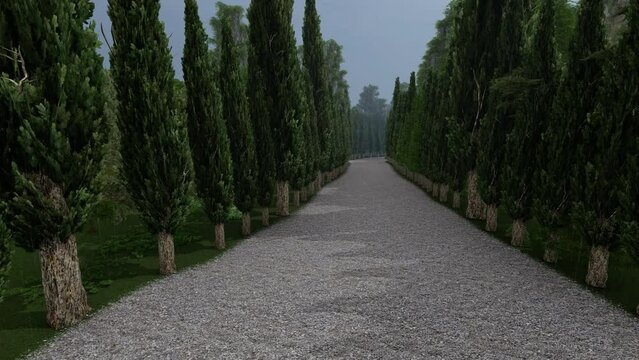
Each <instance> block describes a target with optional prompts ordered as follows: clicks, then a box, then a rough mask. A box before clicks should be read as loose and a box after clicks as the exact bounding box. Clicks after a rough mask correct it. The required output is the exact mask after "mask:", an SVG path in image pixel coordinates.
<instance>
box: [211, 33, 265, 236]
mask: <svg viewBox="0 0 639 360" xmlns="http://www.w3.org/2000/svg"><path fill="white" fill-rule="evenodd" d="M231 30H232V29H231V25H230V23H229V22H228V21H224V23H223V24H222V48H221V51H222V56H221V64H220V67H221V68H220V90H221V92H222V104H223V109H224V118H225V119H226V123H227V124H228V133H229V139H230V143H231V155H232V156H231V158H232V160H233V180H234V182H233V184H234V192H235V206H237V208H238V209H239V210H240V211H241V212H242V234H243V235H245V236H247V235H250V234H251V209H253V205H254V203H255V193H256V192H255V181H256V178H257V160H256V158H255V142H254V139H253V129H252V127H251V118H250V115H249V113H248V110H249V108H248V99H247V98H246V91H245V90H244V89H245V87H244V83H243V81H242V76H241V72H240V62H239V57H238V52H237V46H236V44H235V39H234V37H233V32H232V31H231ZM199 91H201V90H199ZM222 125H223V124H222Z"/></svg>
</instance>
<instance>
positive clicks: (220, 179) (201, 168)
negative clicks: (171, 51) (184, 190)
mask: <svg viewBox="0 0 639 360" xmlns="http://www.w3.org/2000/svg"><path fill="white" fill-rule="evenodd" d="M185 3H186V7H185V13H184V17H185V23H186V24H187V26H186V32H185V33H186V44H185V46H184V57H183V58H182V67H183V69H184V83H185V85H186V95H187V96H186V98H187V106H186V109H187V119H188V121H187V124H188V132H189V144H190V146H191V156H192V159H193V168H194V169H195V183H196V186H197V190H198V194H199V196H200V198H201V199H202V201H203V202H204V207H205V209H206V213H207V215H208V216H209V218H210V219H211V221H212V222H214V223H216V224H219V223H223V222H224V220H225V216H226V213H227V211H228V209H229V207H230V206H231V203H232V201H233V172H232V171H233V170H232V165H233V164H232V162H231V151H230V149H229V139H228V136H227V128H226V121H225V117H224V116H223V114H225V115H226V117H227V118H228V119H229V122H231V121H236V120H237V118H239V117H241V116H243V117H246V116H247V115H246V114H238V111H237V110H238V108H237V105H236V104H232V103H231V101H229V104H228V106H227V108H226V109H225V112H224V113H223V112H222V102H223V101H222V99H220V94H219V91H218V88H217V86H216V85H215V83H216V80H217V78H216V76H215V68H214V65H213V62H212V60H211V58H210V56H209V53H208V48H207V45H206V41H207V36H206V32H205V31H204V26H203V25H202V22H201V21H200V17H199V15H198V7H197V2H196V1H195V0H186V2H185ZM227 35H228V34H227ZM222 36H223V37H224V32H223V35H222ZM224 40H228V39H224ZM229 45H230V46H232V44H228V43H227V42H224V43H223V44H222V46H223V51H222V57H223V58H224V60H225V61H232V60H234V62H235V68H237V59H236V58H235V59H231V57H232V56H234V54H232V52H233V51H234V50H232V49H230V48H226V47H227V46H229ZM227 66H229V68H227V70H231V71H232V69H231V67H233V65H230V64H229V65H227ZM222 75H224V76H226V78H223V79H222V80H221V81H220V84H221V86H222V84H223V85H224V86H226V90H227V91H234V95H237V93H239V94H240V95H243V94H242V93H241V84H234V83H232V82H233V81H237V82H239V81H240V80H239V78H236V77H237V76H238V75H237V74H236V73H235V74H233V73H228V74H222ZM233 86H239V87H240V88H239V89H233V88H232V87H233ZM242 97H243V96H241V97H239V98H237V99H233V101H238V102H240V101H241V99H242ZM225 100H226V99H225ZM241 111H244V110H241ZM231 117H233V119H231ZM237 121H240V120H237ZM249 140H250V139H249ZM248 181H249V182H250V181H251V179H250V178H249V179H248ZM242 190H244V191H246V190H247V188H244V189H242ZM248 190H249V194H248V195H249V197H250V185H249V188H248ZM243 195H246V194H245V193H244V194H243ZM242 204H243V205H246V204H245V203H242ZM249 206H250V200H249Z"/></svg>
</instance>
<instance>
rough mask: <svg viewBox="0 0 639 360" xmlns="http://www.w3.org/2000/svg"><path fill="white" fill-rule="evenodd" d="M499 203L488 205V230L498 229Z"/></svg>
mask: <svg viewBox="0 0 639 360" xmlns="http://www.w3.org/2000/svg"><path fill="white" fill-rule="evenodd" d="M497 215H498V209H497V205H495V204H491V205H488V206H487V207H486V231H488V232H495V231H497Z"/></svg>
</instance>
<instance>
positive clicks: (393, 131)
mask: <svg viewBox="0 0 639 360" xmlns="http://www.w3.org/2000/svg"><path fill="white" fill-rule="evenodd" d="M400 85H401V84H400V81H399V78H396V79H395V88H394V89H393V99H392V100H391V110H390V112H389V113H388V121H387V127H386V153H387V154H388V156H389V157H390V158H391V159H396V156H397V155H396V154H395V145H396V144H397V125H398V124H397V111H398V105H399V97H400V91H401V90H400Z"/></svg>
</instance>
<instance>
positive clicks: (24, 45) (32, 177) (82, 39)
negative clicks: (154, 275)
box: [0, 0, 104, 329]
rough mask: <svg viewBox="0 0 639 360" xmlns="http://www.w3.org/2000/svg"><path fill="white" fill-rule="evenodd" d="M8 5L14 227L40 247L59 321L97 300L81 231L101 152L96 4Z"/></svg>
mask: <svg viewBox="0 0 639 360" xmlns="http://www.w3.org/2000/svg"><path fill="white" fill-rule="evenodd" d="M0 8H1V10H2V11H1V12H2V14H3V16H6V18H11V19H12V20H11V21H12V23H13V24H12V26H11V28H10V29H5V31H3V35H2V36H3V37H4V39H3V40H5V41H6V42H5V43H3V46H5V47H7V49H6V50H7V51H9V52H10V57H12V58H13V65H16V66H15V67H14V66H11V65H10V64H9V65H8V66H10V68H9V69H7V68H5V67H4V66H6V65H7V63H6V62H5V63H4V64H3V69H0V70H1V71H2V72H4V73H5V75H3V76H2V78H0V99H1V100H0V102H1V103H2V104H3V105H5V106H6V107H5V106H3V109H2V112H3V115H9V116H8V121H9V125H10V126H11V125H13V126H12V127H10V128H9V129H10V130H11V132H6V133H5V136H6V135H9V136H11V137H13V136H15V138H13V139H11V140H10V143H12V144H14V146H16V147H17V148H16V149H14V150H15V152H12V154H10V155H11V158H10V159H3V160H9V161H13V163H14V166H13V175H14V179H15V183H13V184H12V182H11V181H3V189H2V191H6V190H9V188H12V187H13V185H15V188H12V191H14V195H13V199H12V200H11V202H10V220H11V229H12V232H13V234H14V236H15V240H16V241H17V244H18V245H19V246H21V247H23V248H26V249H28V250H39V253H40V264H41V271H42V285H43V289H44V298H45V302H46V305H47V322H48V323H49V325H50V326H51V327H53V328H56V329H59V328H62V327H66V326H69V325H73V324H75V323H77V322H78V321H80V320H81V319H82V318H83V317H84V316H85V315H86V314H87V313H88V312H89V310H90V308H89V306H88V304H87V296H86V292H85V290H84V288H83V286H82V279H81V274H80V264H79V261H78V254H77V243H76V238H75V234H76V233H77V232H78V231H79V230H80V229H81V228H82V226H83V225H84V223H85V222H86V219H87V217H88V215H89V213H90V210H91V208H92V205H93V204H94V203H95V201H96V200H97V189H95V187H94V186H93V179H94V178H95V176H96V174H97V172H98V166H99V163H100V160H101V158H102V145H101V143H102V141H103V136H102V135H103V133H102V131H101V129H102V128H101V125H102V117H103V113H104V98H103V96H102V86H103V81H104V70H103V69H102V58H101V57H100V56H99V55H98V54H97V48H98V46H99V42H98V40H97V36H96V34H95V32H94V25H93V24H91V25H90V26H86V24H88V23H89V21H90V19H91V17H92V15H93V4H92V3H90V2H89V1H68V0H64V1H63V0H61V1H56V2H40V1H33V0H27V1H20V2H4V3H3V4H2V5H1V6H0ZM24 14H29V16H25V15H24ZM7 30H8V31H7ZM3 51H4V50H3ZM14 70H15V71H14ZM19 79H21V80H19ZM3 121H7V119H3ZM3 125H4V124H3ZM5 150H6V149H5ZM5 154H6V153H5ZM3 155H4V154H3ZM9 161H7V162H9ZM7 162H3V167H4V165H6V163H7ZM3 173H4V174H3V175H5V176H6V175H7V169H6V168H4V169H3ZM5 186H6V187H5ZM1 232H5V231H4V229H3V230H2V231H1ZM0 262H1V261H0Z"/></svg>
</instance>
